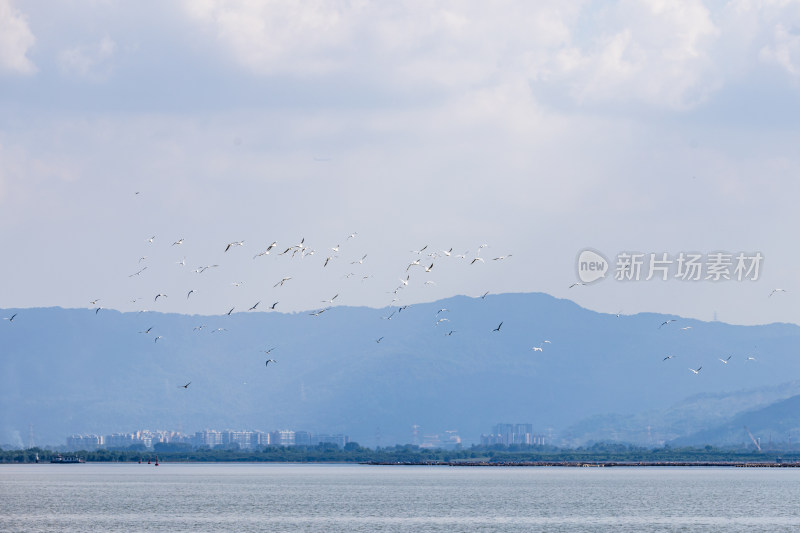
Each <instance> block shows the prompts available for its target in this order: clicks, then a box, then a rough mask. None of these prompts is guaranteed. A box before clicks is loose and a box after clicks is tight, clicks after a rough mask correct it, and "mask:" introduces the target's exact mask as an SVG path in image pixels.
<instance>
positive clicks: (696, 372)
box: [689, 366, 703, 375]
mask: <svg viewBox="0 0 800 533" xmlns="http://www.w3.org/2000/svg"><path fill="white" fill-rule="evenodd" d="M702 369H703V367H702V366H699V367H697V370H695V369H694V368H690V369H689V370H691V371H692V372H694V373H695V375H697V374H699V373H700V371H701V370H702Z"/></svg>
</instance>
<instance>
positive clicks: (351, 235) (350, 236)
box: [347, 231, 358, 240]
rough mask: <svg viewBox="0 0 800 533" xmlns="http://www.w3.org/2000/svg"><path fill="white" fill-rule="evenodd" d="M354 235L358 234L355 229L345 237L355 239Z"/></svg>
mask: <svg viewBox="0 0 800 533" xmlns="http://www.w3.org/2000/svg"><path fill="white" fill-rule="evenodd" d="M356 235H358V232H357V231H354V232H353V233H351V234H350V235H349V236H348V237H347V240H350V239H355V238H356Z"/></svg>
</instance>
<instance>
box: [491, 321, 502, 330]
mask: <svg viewBox="0 0 800 533" xmlns="http://www.w3.org/2000/svg"><path fill="white" fill-rule="evenodd" d="M501 327H503V323H502V322H500V325H499V326H497V327H496V328H494V329H493V330H492V331H500V328H501Z"/></svg>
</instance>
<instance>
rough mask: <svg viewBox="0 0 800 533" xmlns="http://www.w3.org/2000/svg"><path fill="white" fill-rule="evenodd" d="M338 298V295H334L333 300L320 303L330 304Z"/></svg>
mask: <svg viewBox="0 0 800 533" xmlns="http://www.w3.org/2000/svg"><path fill="white" fill-rule="evenodd" d="M338 297H339V294H338V293H337V294H336V296H334V297H333V298H331V299H330V300H322V303H324V304H332V303H333V301H334V300H335V299H336V298H338Z"/></svg>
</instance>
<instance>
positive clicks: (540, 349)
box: [531, 346, 544, 352]
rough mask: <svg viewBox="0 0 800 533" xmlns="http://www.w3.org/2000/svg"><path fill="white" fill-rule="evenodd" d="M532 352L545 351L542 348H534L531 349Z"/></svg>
mask: <svg viewBox="0 0 800 533" xmlns="http://www.w3.org/2000/svg"><path fill="white" fill-rule="evenodd" d="M531 350H533V351H534V352H543V351H544V349H543V348H542V347H541V346H534V347H533V348H531Z"/></svg>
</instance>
